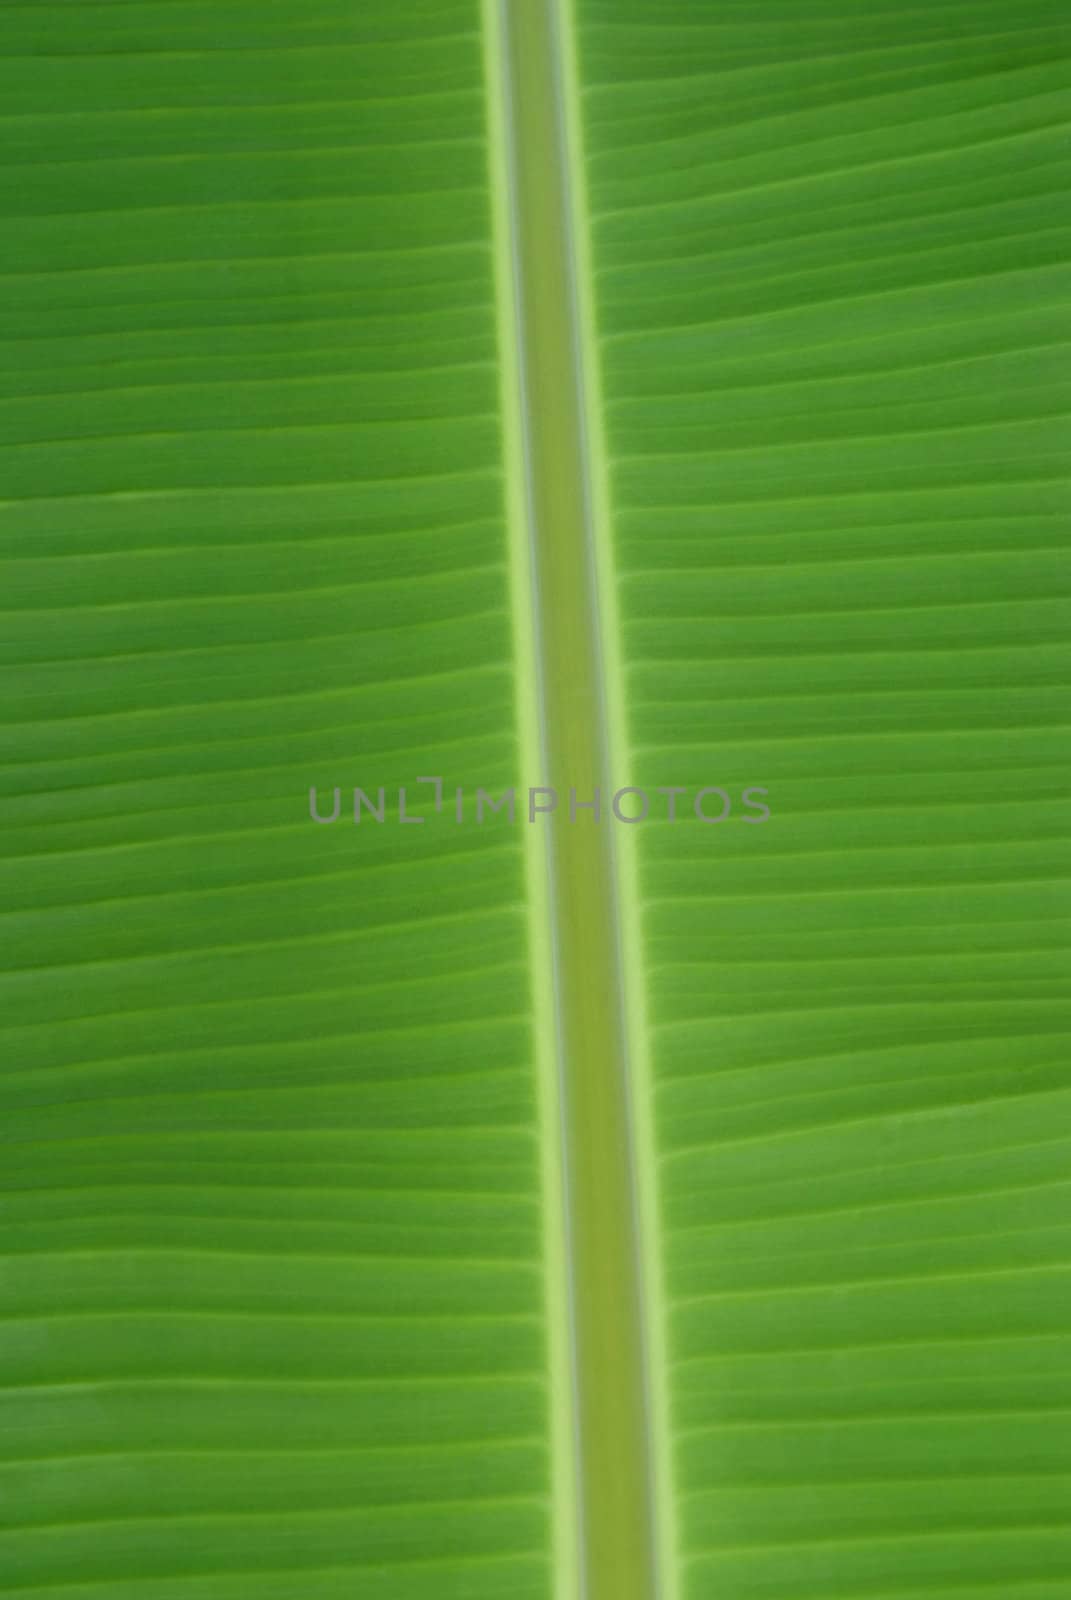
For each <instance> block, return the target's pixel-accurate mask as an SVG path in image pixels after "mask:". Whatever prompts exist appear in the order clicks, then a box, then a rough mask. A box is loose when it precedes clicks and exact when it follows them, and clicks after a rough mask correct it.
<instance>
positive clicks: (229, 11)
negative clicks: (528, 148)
mask: <svg viewBox="0 0 1071 1600" xmlns="http://www.w3.org/2000/svg"><path fill="white" fill-rule="evenodd" d="M0 30H2V32H3V36H4V43H5V52H4V53H5V57H6V59H5V62H4V64H3V67H2V68H0V85H2V98H3V102H4V112H5V119H4V129H5V132H6V133H7V136H8V138H9V139H10V140H11V141H12V143H11V145H10V146H9V148H8V154H7V157H6V160H7V162H8V165H7V166H6V168H5V205H6V210H7V212H8V220H7V221H6V225H5V230H4V236H5V260H4V294H3V304H2V307H0V322H2V335H3V355H4V361H3V367H4V372H5V376H4V379H3V396H4V398H3V400H2V402H0V429H2V432H3V442H4V448H3V452H2V456H0V476H2V481H3V495H4V501H5V503H4V505H3V508H2V513H0V536H2V539H3V548H4V556H5V558H9V559H7V560H6V572H7V581H6V600H5V606H6V608H7V609H6V615H5V627H4V630H3V631H4V646H3V648H4V657H5V665H6V678H7V691H6V699H5V703H6V707H7V714H6V727H5V731H4V736H3V737H4V763H5V764H4V767H3V788H4V795H5V803H4V817H5V825H4V831H3V836H2V849H3V856H4V859H3V862H2V869H0V870H2V881H3V896H4V905H5V911H6V916H5V918H4V923H5V930H4V931H5V944H6V951H7V956H6V967H7V970H6V975H5V977H4V979H3V1000H2V1003H3V1012H4V1024H5V1035H4V1056H5V1063H6V1065H5V1072H4V1081H3V1092H2V1106H3V1137H4V1141H5V1149H4V1163H3V1180H2V1181H3V1185H4V1188H5V1190H6V1191H7V1192H6V1193H5V1195H4V1217H5V1223H4V1241H5V1242H4V1249H5V1251H6V1252H7V1254H6V1257H5V1260H4V1265H3V1275H2V1305H3V1312H4V1316H5V1321H4V1322H3V1324H2V1326H0V1366H2V1369H3V1376H4V1382H5V1384H6V1385H7V1387H6V1388H5V1389H4V1391H3V1393H2V1396H0V1432H2V1434H3V1438H4V1441H5V1444H4V1454H5V1457H6V1458H7V1459H6V1461H5V1465H4V1466H3V1468H2V1469H0V1502H2V1504H3V1506H4V1512H5V1515H4V1520H5V1523H6V1524H7V1527H6V1531H4V1532H2V1533H0V1588H3V1591H4V1593H5V1594H7V1593H10V1594H12V1595H22V1594H29V1593H31V1592H33V1593H35V1594H36V1593H52V1592H53V1591H55V1593H56V1594H57V1595H62V1596H68V1595H69V1596H71V1600H76V1597H77V1600H82V1597H83V1596H84V1597H85V1600H105V1597H106V1600H123V1597H125V1596H128V1595H129V1596H130V1600H177V1597H182V1600H197V1597H204V1600H237V1597H243V1600H244V1597H246V1596H256V1597H257V1600H282V1597H284V1596H285V1597H287V1600H290V1597H295V1600H296V1597H301V1600H336V1597H342V1596H346V1597H350V1596H353V1595H354V1594H373V1593H375V1594H381V1595H388V1594H389V1595H390V1596H392V1597H395V1596H396V1597H399V1600H400V1597H405V1600H410V1597H412V1600H425V1597H426V1600H444V1597H455V1596H457V1597H460V1596H464V1597H465V1600H469V1597H480V1600H497V1597H499V1596H504V1595H511V1596H514V1595H516V1596H542V1595H545V1594H546V1593H547V1590H548V1581H549V1580H548V1571H549V1554H548V1551H549V1537H550V1536H549V1531H548V1494H549V1480H548V1451H547V1443H546V1436H547V1396H546V1382H545V1368H546V1357H545V1338H544V1329H543V1310H542V1308H543V1298H544V1288H543V1257H542V1243H541V1217H540V1204H539V1170H540V1168H539V1155H538V1148H537V1141H536V1136H535V1135H536V1126H535V1117H536V1110H535V1082H534V1076H533V1070H532V1042H531V999H530V995H529V983H528V977H527V972H526V960H527V954H526V946H525V938H524V910H523V898H524V872H523V843H524V841H523V838H522V837H520V836H519V834H518V832H517V830H510V829H508V828H507V827H505V826H502V827H498V828H494V827H491V826H486V827H484V828H482V829H477V828H475V827H472V826H467V827H464V828H459V827H457V826H456V825H454V824H452V818H451V815H450V814H449V813H447V814H446V815H445V816H444V817H440V818H436V816H435V813H434V811H433V809H432V805H431V801H432V789H431V787H430V786H426V785H424V786H421V785H417V786H416V787H415V788H413V787H410V789H409V794H408V799H409V802H410V809H411V811H412V812H413V813H415V814H418V815H425V816H427V817H428V819H429V820H428V821H427V822H426V823H424V824H423V825H411V826H408V827H402V826H400V824H399V823H398V820H397V800H396V790H397V786H398V785H399V784H410V785H412V783H413V780H414V779H415V778H416V777H417V776H418V775H439V774H443V775H446V776H447V778H448V779H449V778H451V777H453V778H455V779H457V780H459V781H470V780H471V781H473V782H483V783H485V784H487V785H488V786H490V787H495V786H496V785H497V786H499V787H501V785H502V784H503V783H504V782H506V781H508V780H509V779H510V778H511V776H512V774H513V772H514V769H515V766H516V734H515V727H514V716H513V702H514V694H515V683H514V670H513V660H512V648H513V647H512V635H511V622H510V615H509V591H508V579H507V574H506V560H507V551H506V544H505V538H504V532H503V509H502V508H503V481H502V473H503V467H502V448H501V438H500V433H501V430H500V421H499V414H498V413H499V401H498V393H499V381H498V372H497V364H496V310H495V301H494V286H493V283H492V253H491V242H490V241H491V212H490V204H489V196H488V178H487V147H486V131H485V129H486V110H485V103H484V85H483V79H484V69H483V57H482V49H481V42H480V37H479V33H478V17H477V16H476V14H475V12H474V8H473V7H472V6H471V5H469V4H464V3H461V4H458V3H446V4H442V3H436V4H426V3H424V4H413V3H411V0H410V3H409V4H407V5H406V6H405V7H399V8H388V7H384V6H373V7H364V6H360V5H351V4H348V3H346V4H343V3H325V0H317V4H316V5H314V6H312V7H307V6H305V5H302V4H299V3H297V0H293V3H291V0H287V3H286V4H272V5H268V6H265V5H252V4H244V3H237V0H235V3H219V0H217V3H214V4H213V5H211V6H207V5H204V6H203V5H186V4H177V3H170V0H168V3H160V4H150V3H145V4H141V3H138V4H131V5H125V4H119V5H115V4H113V5H90V4H87V5H78V6H74V7H72V6H69V5H64V6H58V5H34V6H26V7H5V9H4V14H3V17H2V19H0ZM312 784H315V785H318V786H319V802H320V808H321V811H322V812H323V814H325V815H326V814H330V810H331V791H332V787H333V786H335V785H339V786H341V787H342V789H343V796H342V800H341V804H342V806H343V808H344V810H343V818H342V820H341V821H340V823H339V824H338V825H336V826H333V827H326V826H325V827H316V826H314V825H313V824H312V823H311V821H310V819H309V812H308V790H309V786H310V785H312ZM355 784H358V785H362V786H364V787H365V788H366V789H367V790H368V791H369V794H370V798H372V799H373V800H374V799H375V797H376V796H375V791H376V788H377V787H378V786H379V785H385V786H386V788H387V791H388V801H389V808H390V811H391V813H392V814H393V815H392V817H391V818H390V819H388V820H387V821H386V822H385V823H384V824H383V825H382V826H379V825H377V824H375V823H374V822H371V821H370V820H369V819H368V817H367V815H366V817H365V818H364V820H363V821H362V825H361V826H360V827H354V826H353V825H352V820H351V818H352V789H353V786H354V785H355ZM347 786H348V787H347ZM448 798H449V796H448ZM388 1569H389V1576H388Z"/></svg>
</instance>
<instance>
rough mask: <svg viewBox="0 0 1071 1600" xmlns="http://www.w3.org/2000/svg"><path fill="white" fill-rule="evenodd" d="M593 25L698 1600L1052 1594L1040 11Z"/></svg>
mask: <svg viewBox="0 0 1071 1600" xmlns="http://www.w3.org/2000/svg"><path fill="white" fill-rule="evenodd" d="M581 16H582V21H583V27H582V34H581V41H580V57H581V62H582V70H583V73H584V76H585V81H586V87H587V95H586V97H585V102H584V105H585V136H586V144H587V157H588V191H589V198H590V204H591V210H592V236H593V255H594V266H595V300H596V307H597V317H598V325H599V332H600V335H601V340H600V358H601V366H602V374H603V385H604V394H605V415H606V430H607V440H608V448H609V452H610V456H611V463H610V477H611V485H612V489H611V494H612V501H613V519H614V532H615V536H616V539H615V543H616V552H617V561H618V572H619V581H620V594H621V600H620V605H621V611H622V628H623V641H622V650H623V655H624V659H625V661H626V663H627V667H628V678H627V683H628V693H627V708H628V722H629V730H630V735H631V741H632V751H633V758H634V774H633V778H634V781H636V782H639V783H644V784H650V785H652V786H653V785H655V784H659V783H661V784H681V785H689V786H690V788H691V790H692V792H694V791H695V790H696V789H697V788H698V787H700V786H702V785H719V786H721V787H723V788H725V789H726V790H727V791H728V792H729V793H730V794H731V796H732V797H733V802H734V812H733V816H732V819H731V820H730V821H728V822H727V823H726V824H725V825H724V826H723V827H720V828H714V827H710V828H697V827H696V826H695V825H694V824H689V825H680V824H678V825H677V826H675V827H672V828H671V827H669V826H668V825H662V826H659V827H655V828H647V829H637V830H636V835H637V850H638V853H639V871H640V883H641V894H642V900H643V927H644V933H645V950H646V957H647V965H646V975H647V982H648V989H649V1000H648V1005H649V1012H650V1017H651V1027H652V1062H653V1071H654V1082H655V1106H656V1129H657V1144H658V1153H659V1162H658V1178H659V1191H660V1198H661V1207H662V1215H663V1219H664V1229H665V1233H664V1242H663V1251H664V1256H665V1261H666V1279H667V1300H668V1306H667V1317H668V1332H667V1340H668V1361H669V1391H670V1415H671V1421H672V1429H673V1452H674V1465H675V1474H676V1488H677V1515H678V1528H679V1541H680V1550H681V1553H682V1557H683V1562H684V1565H683V1593H684V1595H685V1596H686V1597H687V1600H707V1597H710V1600H745V1597H747V1600H751V1597H758V1596H762V1597H763V1600H861V1597H863V1596H867V1597H870V1596H875V1597H876V1596H879V1595H880V1596H881V1597H883V1600H884V1597H886V1596H888V1597H890V1600H891V1597H893V1596H896V1597H900V1596H903V1597H905V1600H906V1597H911V1600H937V1597H938V1596H944V1595H949V1596H952V1595H955V1596H956V1597H957V1600H983V1597H989V1596H996V1595H1000V1596H1002V1597H1009V1596H1013V1595H1014V1596H1016V1597H1017V1600H1018V1597H1022V1600H1027V1597H1028V1596H1037V1597H1038V1600H1041V1597H1044V1600H1055V1597H1056V1596H1057V1595H1062V1594H1064V1593H1067V1592H1071V1523H1069V1519H1068V1505H1069V1493H1071V1449H1069V1438H1071V1430H1069V1425H1068V1408H1069V1405H1071V1388H1069V1387H1068V1373H1069V1371H1071V1345H1069V1342H1068V1338H1067V1333H1068V1327H1069V1321H1071V1295H1069V1277H1068V1260H1069V1245H1071V1184H1069V1183H1068V1175H1069V1166H1068V1135H1069V1133H1071V1072H1069V1066H1068V1049H1067V1033H1068V1028H1069V1024H1071V1006H1069V997H1071V985H1069V978H1071V966H1069V963H1068V959H1067V957H1068V949H1067V947H1068V920H1067V916H1068V910H1069V905H1071V902H1069V898H1068V892H1067V876H1068V867H1069V865H1071V854H1069V849H1068V834H1069V827H1068V821H1069V811H1068V805H1067V779H1068V771H1067V768H1068V753H1069V746H1068V737H1067V726H1068V723H1069V721H1071V716H1069V713H1071V697H1069V692H1068V664H1069V651H1068V608H1067V597H1068V594H1069V591H1071V568H1069V564H1068V561H1067V540H1066V514H1067V511H1068V498H1067V490H1066V461H1067V449H1068V444H1069V443H1071V438H1069V434H1068V428H1067V419H1066V412H1067V398H1068V388H1069V385H1068V374H1069V369H1068V359H1067V357H1068V351H1067V341H1068V336H1069V331H1071V324H1069V321H1068V278H1067V270H1066V264H1065V263H1066V258H1067V244H1068V227H1067V224H1068V221H1069V215H1068V207H1067V202H1066V192H1067V191H1066V184H1067V178H1068V162H1067V149H1068V146H1067V106H1068V100H1067V93H1066V88H1067V68H1066V60H1064V59H1062V57H1063V56H1065V55H1066V50H1065V49H1064V48H1063V47H1065V46H1066V13H1064V14H1063V15H1061V8H1059V7H1054V6H1051V5H1048V4H1025V5H1019V6H1015V7H1008V6H1005V5H970V6H967V5H935V6H930V7H926V8H907V7H900V6H893V5H867V6H861V5H853V4H847V5H844V4H841V5H832V4H830V5H825V4H822V5H819V4H806V5H800V4H777V3H771V4H763V5H758V6H755V5H744V4H739V5H733V4H718V5H710V4H704V3H701V0H695V3H679V0H673V3H671V4H668V5H666V6H661V7H659V8H658V15H657V18H656V17H655V15H654V11H653V8H652V7H650V6H649V5H644V4H641V3H638V0H637V3H634V0H624V3H622V0H585V4H584V5H583V6H582V8H581ZM1061 22H1063V24H1064V29H1065V31H1064V37H1063V39H1061V36H1060V32H1059V25H1060V23H1061ZM748 785H762V786H764V787H766V788H768V790H769V801H768V803H769V804H770V806H771V809H772V812H773V817H772V820H771V822H770V823H769V824H768V825H766V826H762V827H755V826H746V825H740V826H734V821H735V819H736V817H737V816H738V815H740V814H741V813H740V810H739V806H738V804H737V799H738V796H739V795H740V792H741V790H742V789H744V788H746V787H747V786H748ZM706 805H707V809H708V811H709V812H710V813H711V814H712V815H714V816H717V815H718V813H719V811H720V810H721V808H722V801H721V799H720V798H719V797H718V796H711V797H709V798H708V800H707V801H706Z"/></svg>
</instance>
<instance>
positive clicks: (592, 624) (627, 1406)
mask: <svg viewBox="0 0 1071 1600" xmlns="http://www.w3.org/2000/svg"><path fill="white" fill-rule="evenodd" d="M492 26H493V28H494V30H495V35H496V40H497V53H498V56H499V67H500V72H501V78H500V82H499V84H498V86H497V89H495V88H494V87H493V89H492V92H493V93H495V92H497V93H499V94H500V95H501V106H502V117H501V121H500V127H501V133H502V135H503V136H504V138H505V140H506V144H507V149H506V152H505V161H504V163H503V166H502V168H501V169H500V170H501V171H502V172H503V174H504V178H505V182H506V185H507V189H508V226H509V233H510V275H511V282H510V285H509V289H508V294H509V298H510V300H511V303H512V305H513V307H514V312H515V329H514V342H515V354H516V393H515V396H514V400H513V403H514V404H515V406H516V407H517V411H518V418H519V421H518V427H517V430H516V433H517V439H518V444H519V449H518V455H519V458H520V459H519V461H518V463H517V466H518V469H519V470H520V471H521V472H522V473H523V478H524V487H525V507H524V511H523V517H524V521H525V523H526V525H527V529H528V534H529V537H530V573H531V583H532V591H533V595H534V612H535V618H534V630H533V631H534V655H535V660H536V663H537V677H538V697H539V724H540V734H539V743H540V747H541V765H542V771H543V777H542V780H541V781H542V782H544V783H546V784H547V785H548V786H549V787H551V788H553V789H554V790H555V791H556V792H557V796H558V810H557V812H556V813H555V814H554V816H553V819H552V820H551V822H550V825H549V828H548V833H547V845H548V865H549V874H550V888H549V894H548V897H547V907H548V912H549V916H550V920H551V934H552V937H551V945H552V950H553V963H554V991H555V1009H556V1024H557V1038H558V1051H559V1056H560V1062H559V1066H560V1073H559V1080H558V1087H559V1094H560V1098H561V1104H562V1111H563V1116H562V1128H563V1134H562V1156H563V1166H564V1182H565V1204H564V1207H563V1212H564V1222H565V1229H566V1235H567V1248H566V1250H565V1251H564V1252H563V1256H564V1258H565V1262H566V1270H567V1272H568V1275H569V1280H570V1281H569V1285H568V1292H567V1300H568V1304H569V1322H570V1330H571V1343H572V1352H571V1354H572V1361H571V1366H572V1383H573V1402H574V1411H575V1424H576V1448H577V1461H576V1467H575V1475H574V1479H573V1481H574V1482H575V1484H576V1487H577V1498H578V1502H579V1504H578V1508H577V1517H576V1529H577V1538H576V1541H575V1544H576V1559H577V1563H578V1565H579V1569H580V1587H581V1591H582V1593H583V1595H584V1597H585V1600H654V1597H655V1596H656V1595H658V1594H659V1593H660V1585H659V1582H658V1568H659V1561H658V1557H657V1544H658V1541H657V1537H656V1528H655V1506H656V1503H657V1497H656V1495H655V1492H654V1489H653V1483H652V1480H653V1472H652V1461H653V1456H654V1453H653V1451H652V1445H651V1419H650V1398H649V1385H648V1374H647V1363H648V1338H647V1326H646V1324H647V1318H646V1316H645V1303H646V1302H645V1288H644V1284H643V1281H642V1276H643V1250H642V1248H641V1240H640V1226H641V1210H642V1208H641V1205H640V1203H639V1198H638V1197H639V1195H640V1190H639V1188H638V1185H637V1178H636V1173H635V1170H634V1168H635V1161H636V1152H635V1138H634V1120H635V1119H634V1111H633V1106H632V1097H631V1089H630V1081H629V1059H628V1047H629V1031H630V1030H629V1026H628V1015H627V1010H628V1008H627V1007H626V1003H625V994H626V984H625V981H624V965H625V957H624V955H623V950H622V941H621V931H620V916H619V908H618V892H619V891H618V881H617V876H618V875H617V864H616V862H615V857H614V844H615V841H614V830H615V829H618V828H621V827H622V826H624V824H621V823H619V822H616V821H615V820H614V818H613V816H612V814H611V800H612V795H613V793H614V789H615V786H616V784H617V783H623V782H625V781H626V780H625V778H624V776H623V775H622V774H620V773H614V772H612V771H611V754H610V750H609V743H610V741H609V738H608V725H609V724H608V715H607V706H606V691H605V685H604V652H603V640H602V638H601V629H600V592H599V591H600V581H599V559H598V552H597V550H596V547H595V526H594V509H593V500H594V494H595V486H594V482H593V476H594V474H593V467H592V460H591V454H592V450H591V439H590V430H589V427H588V409H589V406H588V397H587V396H586V394H585V382H586V381H589V376H588V375H586V374H585V356H584V350H585V341H584V337H583V330H582V329H581V327H580V325H579V318H580V308H579V305H578V291H577V262H576V259H575V248H576V247H575V243H574V239H573V226H572V215H573V212H572V205H573V201H572V195H571V193H570V185H571V182H572V181H573V177H572V167H573V161H574V158H573V156H572V154H571V152H570V149H569V134H568V131H567V118H566V113H565V102H564V91H563V57H562V51H561V43H560V36H559V29H560V18H559V16H558V12H557V6H556V3H555V0H497V6H496V9H495V14H494V17H493V20H492ZM596 794H598V795H599V796H600V799H601V808H602V812H601V817H600V818H599V820H596V817H595V815H594V813H593V812H592V810H591V809H590V808H588V809H583V810H578V811H577V812H576V816H575V820H573V816H572V813H571V799H572V797H573V796H574V795H575V797H576V799H577V800H578V801H581V802H591V801H593V800H594V798H595V796H596ZM522 825H523V826H533V824H530V823H528V822H527V820H525V821H523V822H522ZM544 825H545V824H539V823H537V824H534V826H544Z"/></svg>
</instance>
